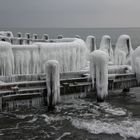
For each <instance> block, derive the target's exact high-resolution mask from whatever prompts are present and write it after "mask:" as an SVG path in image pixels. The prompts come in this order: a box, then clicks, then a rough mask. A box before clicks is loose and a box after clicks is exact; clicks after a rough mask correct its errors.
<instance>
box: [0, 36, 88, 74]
mask: <svg viewBox="0 0 140 140" xmlns="http://www.w3.org/2000/svg"><path fill="white" fill-rule="evenodd" d="M0 49H1V53H0V63H1V68H0V69H1V73H0V75H9V74H12V73H13V71H14V74H37V73H44V72H45V63H46V62H47V61H48V60H57V61H58V62H59V64H60V71H61V72H66V71H80V70H81V69H82V68H83V67H85V65H86V58H87V47H86V45H85V42H84V41H83V40H81V39H76V38H75V39H72V38H70V39H68V38H67V39H66V38H64V39H58V40H55V42H53V43H34V44H32V45H11V44H10V43H6V42H3V41H1V42H0ZM11 57H12V58H11ZM10 61H12V62H11V63H10ZM8 63H9V64H8ZM7 65H8V66H7ZM7 67H10V68H7ZM5 69H6V70H5ZM11 69H12V70H11ZM4 71H5V72H4ZM8 71H10V72H8Z"/></svg>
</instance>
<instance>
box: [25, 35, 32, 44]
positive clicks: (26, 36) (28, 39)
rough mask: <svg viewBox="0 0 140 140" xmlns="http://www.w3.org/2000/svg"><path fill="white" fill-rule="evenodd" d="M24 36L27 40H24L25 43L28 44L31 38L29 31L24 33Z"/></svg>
mask: <svg viewBox="0 0 140 140" xmlns="http://www.w3.org/2000/svg"><path fill="white" fill-rule="evenodd" d="M25 38H26V39H27V40H26V43H27V44H30V38H31V36H30V33H26V34H25Z"/></svg>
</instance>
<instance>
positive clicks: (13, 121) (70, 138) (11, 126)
mask: <svg viewBox="0 0 140 140" xmlns="http://www.w3.org/2000/svg"><path fill="white" fill-rule="evenodd" d="M139 91H140V89H138V88H137V89H132V90H131V91H130V93H127V94H126V95H125V94H120V93H118V92H112V93H110V95H109V99H108V100H107V101H106V102H104V103H97V102H96V100H95V98H93V97H88V98H84V99H68V100H67V101H63V102H62V103H61V104H60V105H58V107H57V109H56V111H55V112H51V113H47V112H46V107H40V108H24V107H23V108H22V107H21V108H19V109H16V110H13V111H3V112H2V113H0V140H46V139H47V140H135V139H140V92H139Z"/></svg>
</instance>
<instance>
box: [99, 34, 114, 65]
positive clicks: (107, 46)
mask: <svg viewBox="0 0 140 140" xmlns="http://www.w3.org/2000/svg"><path fill="white" fill-rule="evenodd" d="M99 50H102V51H104V52H106V53H107V54H108V55H109V61H110V63H113V62H114V56H113V50H112V44H111V37H110V36H109V35H104V36H103V37H102V40H101V43H100V48H99Z"/></svg>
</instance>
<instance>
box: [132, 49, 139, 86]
mask: <svg viewBox="0 0 140 140" xmlns="http://www.w3.org/2000/svg"><path fill="white" fill-rule="evenodd" d="M132 71H133V72H134V73H136V78H137V81H138V82H139V83H140V46H139V47H137V48H136V49H135V51H134V52H133V54H132Z"/></svg>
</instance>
